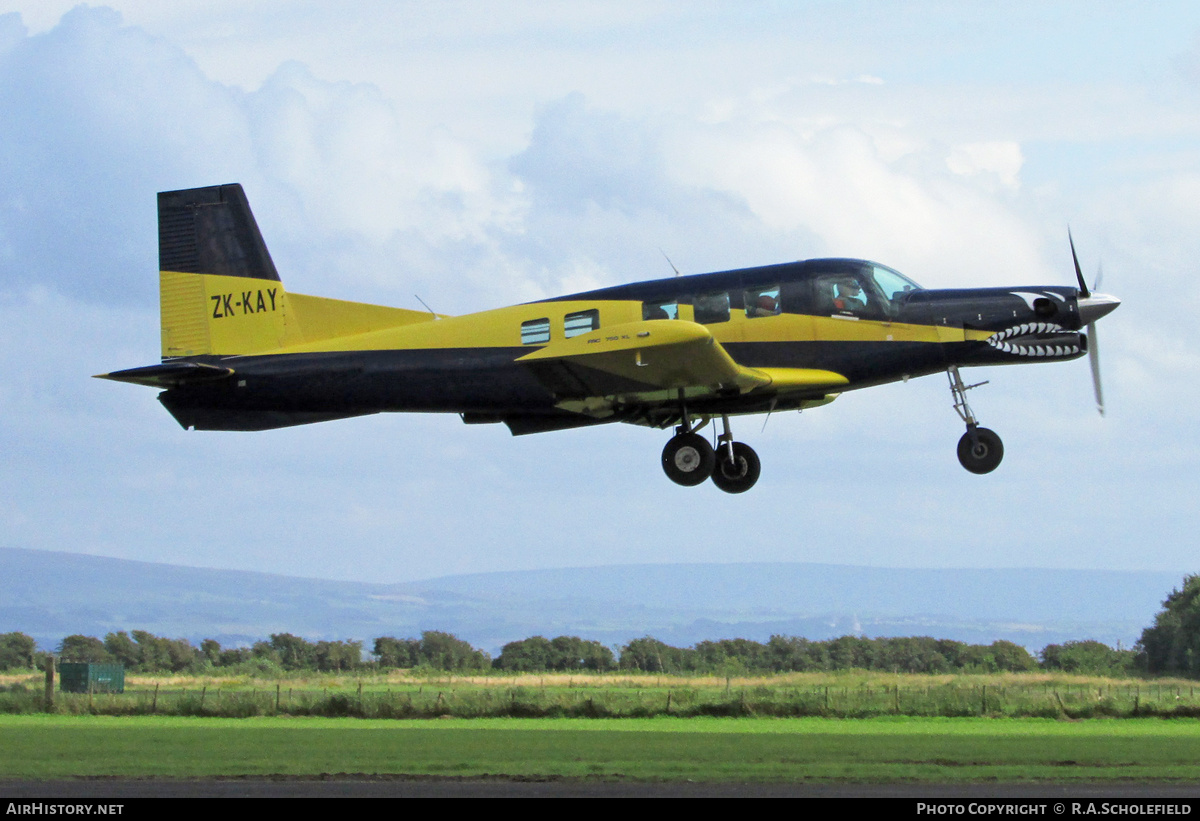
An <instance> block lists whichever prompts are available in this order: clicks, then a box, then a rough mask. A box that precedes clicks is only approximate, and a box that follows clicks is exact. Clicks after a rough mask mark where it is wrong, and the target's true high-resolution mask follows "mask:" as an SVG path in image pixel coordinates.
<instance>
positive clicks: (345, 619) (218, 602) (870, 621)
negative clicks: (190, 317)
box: [0, 548, 1184, 654]
mask: <svg viewBox="0 0 1200 821" xmlns="http://www.w3.org/2000/svg"><path fill="white" fill-rule="evenodd" d="M1183 575H1184V574H1183V573H1182V572H1179V573H1166V572H1150V571H1137V572H1121V571H1103V570H1032V569H1015V570H1014V569H998V570H921V569H905V568H871V567H849V566H843V565H822V564H800V563H754V564H688V565H680V564H674V565H671V564H666V565H620V566H612V567H592V568H563V569H557V570H532V571H521V572H507V573H478V574H470V575H460V576H446V577H443V578H439V579H431V580H428V581H422V582H410V583H405V584H367V583H359V582H336V581H322V580H318V579H303V578H296V577H291V576H282V575H274V574H267V573H249V572H243V571H234V570H210V569H203V568H193V567H182V566H177V565H166V564H154V563H150V562H136V561H128V560H123V559H110V558H104V557H99V556H87V555H82V554H75V553H58V552H49V551H36V550H22V549H17V548H0V579H3V581H2V582H0V632H8V631H12V630H20V631H22V632H25V633H28V634H30V635H32V636H33V637H34V638H36V639H37V640H38V643H39V645H40V646H41V647H43V648H46V649H49V648H52V647H55V646H57V644H58V643H59V642H60V641H61V640H62V638H63V636H65V635H68V634H71V633H83V634H85V635H93V636H97V637H101V638H102V637H103V636H104V634H105V633H108V632H110V631H114V630H132V629H141V630H148V631H150V632H152V633H154V634H156V635H162V636H168V637H171V638H187V639H190V640H192V641H193V642H198V641H199V640H200V639H203V638H215V639H217V640H218V641H220V642H221V643H222V644H223V645H226V646H229V645H236V644H248V643H250V642H253V641H257V640H259V639H264V638H267V637H268V636H269V635H270V634H271V633H281V632H289V633H295V634H297V635H302V636H304V637H306V638H308V639H310V640H317V639H361V640H363V641H364V642H365V644H366V646H367V647H368V648H369V647H370V643H371V640H372V639H374V638H375V637H377V636H387V635H391V636H397V637H406V636H418V635H419V634H420V633H421V631H423V630H444V631H447V632H451V633H455V634H456V635H458V636H459V637H460V638H463V639H465V640H467V641H469V642H471V643H472V644H474V645H475V646H477V647H481V648H483V649H485V650H487V651H488V652H491V653H493V654H495V653H497V652H498V651H499V649H500V647H501V646H502V645H503V644H505V643H506V642H509V641H513V640H515V639H522V638H528V637H529V636H533V635H544V636H548V637H549V636H556V635H562V634H569V635H578V636H582V637H584V638H588V639H596V640H599V641H602V642H604V643H605V644H609V645H614V644H623V643H625V642H628V641H629V640H630V639H632V638H637V637H639V636H645V635H652V636H654V637H656V638H659V639H661V640H663V641H665V642H667V643H669V644H674V645H677V646H690V645H692V644H695V643H696V642H697V641H703V640H705V639H720V638H737V637H741V638H749V639H755V640H758V641H765V640H766V639H767V638H769V637H770V636H771V635H773V634H776V633H779V634H783V635H791V636H805V637H807V638H810V639H828V638H834V637H836V636H840V635H845V634H847V633H856V634H862V635H866V636H872V637H874V636H911V635H924V636H934V637H937V638H948V639H957V640H959V641H967V642H972V643H990V642H992V641H995V640H996V639H1007V640H1009V641H1015V642H1017V643H1018V644H1022V645H1024V646H1026V647H1029V648H1030V649H1032V650H1035V651H1036V650H1040V649H1041V648H1042V647H1044V646H1045V645H1046V644H1050V643H1061V642H1063V641H1070V640H1075V639H1097V640H1099V641H1103V642H1105V643H1107V644H1110V645H1114V646H1115V645H1116V644H1117V643H1118V642H1120V643H1121V644H1122V645H1123V646H1125V647H1129V646H1131V645H1132V644H1133V643H1134V642H1135V641H1136V640H1137V639H1138V637H1139V636H1140V635H1141V631H1142V629H1143V628H1145V627H1147V626H1148V625H1149V624H1150V623H1151V621H1152V620H1153V617H1154V614H1155V613H1157V612H1158V610H1159V608H1160V605H1161V602H1162V600H1163V599H1164V598H1166V596H1167V594H1168V593H1170V591H1171V590H1172V589H1174V588H1175V587H1177V586H1179V584H1181V583H1182V580H1183Z"/></svg>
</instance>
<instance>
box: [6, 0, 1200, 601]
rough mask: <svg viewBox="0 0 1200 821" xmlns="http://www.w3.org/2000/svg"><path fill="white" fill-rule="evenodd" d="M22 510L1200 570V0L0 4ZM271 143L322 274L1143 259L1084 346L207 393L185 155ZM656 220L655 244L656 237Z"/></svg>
mask: <svg viewBox="0 0 1200 821" xmlns="http://www.w3.org/2000/svg"><path fill="white" fill-rule="evenodd" d="M0 111H2V112H3V116H2V117H0V527H2V530H0V544H4V545H7V546H11V547H27V548H36V549H44V550H65V551H72V552H79V553H92V554H100V555H107V556H115V557H121V558H130V559H141V560H147V561H163V562H173V563H180V564H191V565H198V566H207V567H222V568H234V569H247V570H262V571H275V572H286V573H294V574H298V575H306V576H319V577H327V578H337V579H355V580H368V581H403V580H411V579H419V578H428V577H434V576H438V575H444V574H450V573H460V572H479V571H491V570H515V569H529V568H541V567H557V566H589V565H599V564H614V563H626V562H653V563H659V562H740V561H808V562H826V563H845V564H859V565H873V566H905V567H1087V568H1109V569H1156V570H1172V571H1179V572H1184V571H1191V572H1195V571H1196V570H1197V561H1196V555H1197V549H1196V548H1197V545H1196V539H1195V535H1194V533H1195V529H1196V527H1195V526H1196V522H1197V514H1196V513H1195V512H1194V511H1193V504H1194V500H1195V498H1196V497H1197V495H1198V491H1200V479H1198V478H1197V470H1196V466H1197V463H1198V457H1200V448H1198V446H1197V445H1198V442H1197V425H1196V421H1197V418H1198V416H1200V414H1198V413H1197V410H1196V407H1197V400H1198V393H1200V391H1198V389H1197V385H1198V383H1200V353H1198V351H1200V348H1198V342H1200V339H1198V338H1197V337H1198V333H1197V330H1196V317H1197V314H1198V313H1200V286H1198V284H1197V283H1198V281H1200V280H1198V273H1200V272H1197V270H1196V269H1197V266H1196V260H1197V259H1200V238H1198V235H1197V226H1200V140H1198V138H1200V5H1197V4H1195V3H1185V2H1176V3H1172V2H1162V3H1155V4H1135V3H1132V2H1112V3H1104V4H1097V3H1085V2H1078V3H1055V2H1040V1H1039V2H1029V3H1020V2H1017V3H1005V4H982V3H980V4H963V3H950V2H924V3H922V2H911V3H885V2H860V3H853V2H846V3H833V2H808V3H805V2H759V3H734V2H706V3H686V4H685V3H678V2H671V3H655V2H647V1H646V0H642V1H641V2H637V3H620V2H616V3H614V2H573V3H562V4H547V3H536V2H501V0H486V1H485V2H368V1H364V2H342V3H328V2H296V1H295V0H289V1H288V2H269V1H268V0H260V1H259V2H255V3H244V2H227V1H226V0H203V2H199V1H198V0H196V1H193V0H177V2H172V3H161V2H149V0H130V1H129V2H114V3H112V4H110V5H106V6H99V5H96V6H78V7H73V4H72V3H69V2H54V0H36V2H34V1H33V0H29V2H24V1H23V0H22V1H21V2H0ZM226 182H240V183H242V184H243V185H244V186H245V188H246V191H247V194H248V196H249V198H250V201H251V204H252V206H253V208H254V211H255V215H256V217H257V219H258V222H259V225H260V227H261V228H262V230H263V233H264V235H265V238H266V241H267V244H268V246H269V247H270V250H271V252H272V255H273V257H274V259H275V262H276V265H277V267H278V268H279V270H280V272H281V276H282V277H283V280H284V282H285V284H286V285H287V287H288V288H289V289H290V290H293V291H298V292H302V293H311V294H318V295H322V296H331V297H339V298H343V299H353V300H360V301H368V302H378V303H384V304H390V305H398V306H402V307H410V308H418V309H419V308H420V304H419V303H418V302H417V300H416V299H415V297H414V295H417V294H419V295H420V297H421V298H422V299H424V300H425V301H426V302H427V303H429V304H430V305H431V306H433V307H434V308H435V309H436V310H437V311H439V312H441V313H450V314H458V313H467V312H471V311H476V310H482V309H486V308H490V307H497V306H500V305H505V304H510V303H514V302H521V301H527V300H530V299H536V298H539V297H542V296H551V295H555V294H559V293H564V292H570V291H576V290H581V289H584V288H590V287H596V286H601V285H610V284H617V283H623V282H631V281H636V280H640V279H647V278H656V277H662V276H668V275H670V268H669V266H668V264H667V262H666V260H664V259H663V252H665V253H666V254H667V255H669V256H670V258H671V260H672V261H673V262H674V264H675V265H676V266H678V267H679V268H680V269H681V270H682V271H683V272H684V273H702V272H706V271H714V270H722V269H728V268H737V267H744V266H750V265H760V264H769V263H774V262H782V261H787V260H791V259H799V258H808V257H816V256H853V257H864V258H870V259H876V260H878V261H880V262H883V263H886V264H889V265H891V266H893V267H895V268H898V269H900V270H901V271H903V272H905V273H907V274H908V275H909V276H911V277H912V278H914V279H916V280H917V281H918V282H921V283H922V284H924V285H927V286H933V287H948V286H985V285H1030V284H1064V285H1070V284H1073V281H1074V277H1073V270H1072V267H1071V259H1070V252H1069V250H1068V247H1067V237H1066V233H1067V225H1068V224H1070V226H1071V229H1072V231H1073V232H1074V235H1075V239H1076V244H1077V246H1078V248H1079V251H1080V257H1081V262H1082V263H1083V266H1084V268H1085V270H1086V271H1088V272H1089V277H1090V276H1091V275H1092V274H1091V272H1094V271H1095V270H1096V268H1097V266H1099V265H1100V264H1101V263H1102V264H1103V269H1104V279H1103V290H1105V291H1108V292H1111V293H1114V294H1116V295H1118V296H1120V297H1121V298H1122V299H1123V300H1124V305H1123V306H1122V308H1121V309H1120V310H1119V311H1118V312H1117V313H1115V314H1113V315H1112V316H1111V317H1109V318H1107V319H1105V320H1104V321H1103V322H1102V325H1101V333H1100V336H1101V349H1102V351H1103V357H1102V360H1103V368H1104V381H1105V391H1106V399H1107V404H1108V408H1109V413H1108V416H1107V417H1106V418H1104V419H1101V418H1099V416H1098V415H1097V414H1096V412H1095V409H1094V406H1093V401H1092V397H1091V386H1090V378H1089V374H1088V367H1087V363H1086V361H1076V362H1072V363H1065V364H1042V365H1035V366H1029V367H1009V368H994V369H985V370H979V371H971V372H968V374H967V376H968V378H969V380H970V381H972V382H977V381H982V380H985V379H986V380H990V384H988V385H987V386H986V387H984V388H981V389H979V390H977V391H974V392H972V394H971V400H972V404H973V406H974V409H975V411H976V413H977V414H978V415H979V417H980V418H981V421H982V422H983V423H984V424H985V425H987V426H988V427H991V428H993V429H995V430H996V431H997V432H998V433H1000V434H1001V435H1002V436H1003V437H1004V441H1005V446H1006V453H1005V459H1004V463H1003V465H1001V467H1000V469H999V470H997V471H996V472H995V473H993V474H990V475H988V476H982V477H976V476H972V475H969V474H967V473H966V472H965V471H963V470H962V468H961V467H959V465H958V462H957V460H956V458H955V456H954V448H955V444H956V442H957V440H958V437H959V435H960V434H961V432H962V428H961V423H960V422H959V420H958V418H957V416H956V415H955V414H954V412H953V410H952V408H951V403H950V394H949V391H948V390H947V387H946V383H945V380H944V379H942V378H939V377H930V378H927V379H923V380H916V381H913V382H910V383H908V384H904V385H894V386H887V387H883V388H877V389H873V390H868V391H863V392H859V393H853V394H847V395H845V396H843V397H842V398H841V399H839V400H838V401H837V402H835V403H833V404H832V405H829V406H827V407H824V408H818V409H815V410H811V411H807V412H805V413H803V414H795V413H791V414H777V415H775V416H772V417H771V419H770V420H769V423H768V424H767V425H766V427H765V429H764V428H763V422H762V420H761V419H760V418H745V419H738V420H736V421H735V432H736V433H737V434H738V438H739V439H743V440H745V441H748V442H749V443H751V444H753V445H754V447H755V448H756V449H757V450H758V451H759V453H760V455H761V456H762V459H763V474H762V479H761V480H760V482H759V484H758V485H757V486H756V487H755V489H754V490H753V491H752V492H750V493H748V494H746V495H744V496H727V495H725V494H723V493H721V492H720V491H719V490H717V489H716V488H715V487H713V486H712V485H711V484H706V485H704V486H701V487H699V488H695V489H686V488H680V487H677V486H675V485H673V484H672V483H671V482H670V481H669V480H667V479H666V477H665V476H663V474H662V471H661V469H660V467H659V464H658V463H659V452H660V450H661V448H662V446H663V444H664V443H665V441H666V439H667V434H666V433H664V432H660V431H652V430H647V429H642V428H634V427H626V426H620V427H618V426H608V427H600V428H593V429H590V430H581V431H571V432H562V433H550V434H543V435H540V436H532V437H522V438H513V437H511V436H509V434H508V432H507V429H505V428H503V427H502V426H470V427H468V426H464V425H463V424H461V422H460V421H459V419H458V418H457V417H456V416H449V415H448V416H403V415H392V416H376V417H368V418H363V419H356V420H348V421H341V422H333V423H326V424H323V425H315V426H308V427H302V428H296V429H290V430H281V431H272V432H265V433H257V434H239V433H205V432H185V431H183V430H181V429H180V428H179V427H178V425H177V424H176V423H175V421H174V420H173V419H172V418H171V417H170V416H169V415H168V414H167V413H166V412H165V411H164V410H163V409H162V408H161V407H160V406H159V404H158V402H157V401H155V394H154V391H152V390H150V389H145V388H139V387H136V386H130V385H121V384H116V383H111V382H105V381H101V380H95V379H91V378H90V375H91V374H96V373H103V372H107V371H110V370H116V369H120V368H126V367H134V366H138V365H145V364H151V363H153V362H155V361H157V357H158V352H159V331H158V305H157V274H156V269H157V247H156V241H157V233H156V227H155V193H156V192H157V191H160V190H168V189H177V188H186V187H192V186H201V185H211V184H216V183H226ZM660 249H662V250H661V251H660Z"/></svg>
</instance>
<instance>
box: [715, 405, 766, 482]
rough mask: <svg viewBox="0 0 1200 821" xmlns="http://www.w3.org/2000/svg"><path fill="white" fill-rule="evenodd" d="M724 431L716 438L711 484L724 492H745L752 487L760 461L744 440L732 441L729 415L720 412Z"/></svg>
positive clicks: (756, 479)
mask: <svg viewBox="0 0 1200 821" xmlns="http://www.w3.org/2000/svg"><path fill="white" fill-rule="evenodd" d="M721 422H722V423H723V425H724V428H725V432H724V433H722V434H721V435H720V437H718V439H717V467H716V469H715V470H714V471H713V475H712V480H713V484H714V485H716V486H717V487H719V488H720V489H721V490H723V491H725V492H726V493H745V492H746V491H747V490H749V489H750V488H752V487H754V483H755V482H757V481H758V474H759V473H761V472H762V463H761V462H760V461H759V460H758V454H757V453H755V452H754V448H752V447H750V446H749V445H747V444H745V443H744V442H735V441H733V434H732V433H731V432H730V431H729V417H728V416H725V415H724V414H722V416H721Z"/></svg>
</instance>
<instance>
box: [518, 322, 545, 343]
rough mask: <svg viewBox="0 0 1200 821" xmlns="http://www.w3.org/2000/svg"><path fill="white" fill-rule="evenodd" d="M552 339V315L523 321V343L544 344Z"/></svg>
mask: <svg viewBox="0 0 1200 821" xmlns="http://www.w3.org/2000/svg"><path fill="white" fill-rule="evenodd" d="M549 341H550V317H544V318H542V319H531V320H529V321H528V322H522V323H521V344H522V345H544V344H546V343H547V342H549Z"/></svg>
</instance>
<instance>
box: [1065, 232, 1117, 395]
mask: <svg viewBox="0 0 1200 821" xmlns="http://www.w3.org/2000/svg"><path fill="white" fill-rule="evenodd" d="M1067 241H1068V242H1069V243H1070V244H1071V260H1072V261H1073V262H1074V263H1075V279H1076V280H1077V281H1078V282H1079V298H1078V299H1077V300H1076V302H1077V303H1078V305H1079V318H1080V319H1082V320H1083V321H1084V322H1086V323H1087V335H1088V362H1089V363H1090V364H1091V366H1092V387H1093V388H1094V389H1095V391H1096V410H1098V411H1100V415H1101V416H1103V415H1104V392H1103V391H1102V390H1101V388H1100V341H1099V338H1098V337H1097V336H1096V320H1097V319H1100V318H1101V317H1102V316H1106V315H1107V314H1109V313H1111V312H1113V311H1115V310H1116V309H1117V306H1118V305H1120V304H1121V300H1119V299H1117V298H1116V297H1113V296H1109V295H1108V294H1099V293H1097V294H1093V293H1092V291H1091V290H1089V289H1088V286H1087V283H1086V282H1084V280H1083V270H1082V269H1080V267H1079V255H1078V254H1076V253H1075V239H1074V238H1073V237H1072V236H1071V229H1070V228H1068V229H1067ZM1103 274H1104V269H1103V268H1100V267H1097V268H1096V282H1095V285H1094V286H1093V288H1099V287H1100V279H1101V277H1102V276H1103Z"/></svg>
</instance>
